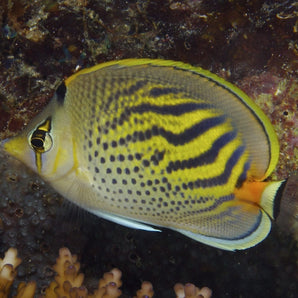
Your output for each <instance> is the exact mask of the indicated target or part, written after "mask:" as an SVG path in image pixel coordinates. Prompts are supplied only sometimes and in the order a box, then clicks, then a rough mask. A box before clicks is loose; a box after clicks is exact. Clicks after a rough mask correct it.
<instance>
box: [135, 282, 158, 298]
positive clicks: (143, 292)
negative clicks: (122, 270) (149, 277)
mask: <svg viewBox="0 0 298 298" xmlns="http://www.w3.org/2000/svg"><path fill="white" fill-rule="evenodd" d="M153 295H154V291H153V287H152V284H151V282H149V281H143V283H142V286H141V289H140V290H138V291H137V296H135V297H134V298H152V297H153Z"/></svg>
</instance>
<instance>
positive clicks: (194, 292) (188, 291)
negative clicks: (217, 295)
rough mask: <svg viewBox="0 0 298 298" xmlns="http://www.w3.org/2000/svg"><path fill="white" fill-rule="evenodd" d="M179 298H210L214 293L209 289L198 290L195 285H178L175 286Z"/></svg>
mask: <svg viewBox="0 0 298 298" xmlns="http://www.w3.org/2000/svg"><path fill="white" fill-rule="evenodd" d="M174 291H175V293H176V295H177V298H210V297H211V295H212V291H211V290H210V289H209V288H207V287H204V288H201V289H199V288H197V287H196V286H195V285H193V284H190V283H187V284H185V286H184V285H182V284H180V283H178V284H176V285H175V286H174Z"/></svg>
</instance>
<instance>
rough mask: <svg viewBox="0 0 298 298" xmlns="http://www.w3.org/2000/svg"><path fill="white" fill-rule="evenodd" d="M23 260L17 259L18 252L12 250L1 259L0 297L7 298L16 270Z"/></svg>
mask: <svg viewBox="0 0 298 298" xmlns="http://www.w3.org/2000/svg"><path fill="white" fill-rule="evenodd" d="M20 263H21V259H20V258H18V257H17V250H16V249H15V248H10V249H9V250H8V251H7V252H6V253H5V256H4V258H3V260H2V259H0V297H1V298H2V297H3V298H5V297H7V295H8V293H9V290H10V287H11V285H12V283H13V280H14V278H15V277H16V274H17V271H16V268H17V267H18V266H19V265H20Z"/></svg>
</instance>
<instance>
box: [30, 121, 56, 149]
mask: <svg viewBox="0 0 298 298" xmlns="http://www.w3.org/2000/svg"><path fill="white" fill-rule="evenodd" d="M50 129H51V119H50V118H48V119H47V120H46V121H45V122H44V123H42V124H40V125H39V126H38V127H37V128H36V129H35V130H34V131H32V133H31V134H30V135H29V144H30V146H31V148H32V149H33V150H34V151H35V152H36V153H44V152H47V151H49V150H50V149H51V148H52V145H53V139H52V137H51V136H50V134H49V132H50Z"/></svg>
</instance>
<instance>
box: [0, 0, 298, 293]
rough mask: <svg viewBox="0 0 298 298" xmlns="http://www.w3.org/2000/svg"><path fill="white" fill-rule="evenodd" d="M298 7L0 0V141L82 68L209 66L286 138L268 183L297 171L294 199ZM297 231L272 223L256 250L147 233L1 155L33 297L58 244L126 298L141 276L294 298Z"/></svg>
mask: <svg viewBox="0 0 298 298" xmlns="http://www.w3.org/2000/svg"><path fill="white" fill-rule="evenodd" d="M297 11H298V6H297V3H294V1H232V0H231V1H212V0H209V1H207V0H202V1H200V0H186V1H170V0H164V1H160V0H154V1H152V0H150V1H141V0H134V1H122V0H118V1H113V0H101V1H100V0H97V1H88V0H85V1H84V0H81V1H80V0H69V1H67V0H65V1H63V0H61V1H52V0H47V1H31V2H30V3H29V2H28V1H25V0H23V1H22V0H17V1H14V0H10V1H1V2H0V26H1V32H0V139H1V140H2V139H4V138H6V137H10V136H13V135H14V134H16V133H17V132H18V131H20V130H21V129H22V128H23V127H24V126H25V125H26V124H27V123H28V121H29V120H30V119H32V118H33V116H34V115H36V114H37V113H38V112H39V111H41V110H42V109H43V107H44V106H45V105H46V104H47V102H48V101H49V100H50V98H51V96H52V95H53V93H54V91H55V88H56V87H57V86H58V85H59V83H60V82H61V81H62V80H63V79H64V78H66V77H68V76H70V75H71V74H72V73H74V72H75V70H76V69H79V68H83V67H84V68H85V67H88V66H92V65H95V64H97V63H100V62H105V61H110V60H115V59H123V58H162V59H172V60H178V61H183V62H186V63H190V64H192V65H196V66H200V67H202V68H205V69H208V70H210V71H212V72H214V73H216V74H218V75H219V76H221V77H223V78H224V79H226V80H227V81H230V82H232V83H234V84H235V85H237V86H238V87H240V88H241V89H242V90H244V91H245V92H246V93H247V94H248V95H249V96H251V98H252V99H253V100H254V101H255V102H256V103H257V104H258V105H259V106H260V107H261V108H262V109H263V111H264V112H265V113H266V115H267V116H268V117H269V118H270V120H271V122H272V123H273V125H274V128H275V129H276V132H277V134H278V138H279V140H280V147H281V148H280V151H281V154H280V162H279V164H278V166H277V168H276V171H275V172H274V173H273V175H272V179H273V180H276V179H285V178H287V177H289V176H291V178H290V179H292V181H293V182H292V184H293V187H292V191H293V193H294V194H293V193H292V194H290V195H292V196H293V197H294V196H295V195H296V196H297V176H294V173H295V172H296V171H297V156H298V154H297V152H298V150H297V143H298V132H297V130H298V128H297V96H298V79H297V69H298V65H297V64H298V63H297V60H298V58H297V56H298V42H297V40H298V38H297V35H298V20H297V16H298V12H297ZM296 239H297V231H296V234H295V233H294V232H293V233H287V231H285V230H283V229H280V228H279V226H278V225H276V224H273V228H272V231H271V233H270V235H269V236H268V237H267V239H265V240H264V241H263V242H262V243H261V244H259V245H257V246H256V247H253V248H251V249H249V250H245V251H239V252H226V251H222V250H219V249H216V248H212V247H207V246H206V245H203V244H201V243H198V242H196V241H193V240H191V239H188V238H186V237H184V236H182V235H179V234H178V233H175V232H173V231H169V230H166V229H164V230H163V232H162V233H150V232H144V231H140V230H139V231H137V230H132V229H128V228H125V227H122V226H119V225H116V224H113V223H110V222H107V221H105V220H102V219H99V218H96V217H95V216H93V215H91V214H88V213H86V212H84V211H81V210H78V209H77V208H76V207H74V206H73V205H71V204H70V203H67V202H65V201H63V199H62V198H61V197H60V196H59V195H58V194H56V193H55V192H54V191H53V190H52V189H51V188H50V187H49V186H47V185H46V184H45V183H44V182H43V181H41V179H39V178H38V177H37V176H36V175H35V174H33V173H32V172H30V171H29V170H28V169H26V168H25V167H24V166H23V165H21V164H20V163H18V162H17V161H14V160H12V159H10V158H7V156H4V155H3V153H1V152H0V258H2V257H3V255H4V252H5V251H6V250H7V249H8V248H9V247H16V248H17V249H18V252H19V255H20V257H21V258H22V260H23V262H22V264H21V265H20V266H19V269H18V275H17V277H16V279H15V283H14V289H13V290H12V295H13V294H15V293H16V287H17V285H18V284H19V282H20V281H26V282H27V281H30V280H35V281H36V282H37V285H38V289H37V292H36V295H37V296H38V295H39V294H42V293H43V291H44V289H45V288H46V287H47V286H48V284H49V282H50V281H51V280H52V279H53V277H54V271H53V270H52V265H53V264H54V263H55V260H56V258H57V256H58V251H59V248H61V247H63V246H66V247H68V248H69V249H70V251H71V252H72V253H74V254H77V255H78V257H79V261H80V263H81V272H83V273H84V274H85V283H84V284H85V285H86V286H87V287H88V289H89V290H90V291H92V290H93V289H94V288H96V287H97V283H98V279H99V278H100V277H101V276H102V274H103V273H104V272H106V271H109V270H110V269H112V268H113V267H117V268H119V269H120V270H121V271H122V273H123V278H122V280H123V286H122V292H123V295H122V297H132V295H133V293H135V291H136V290H137V289H138V288H139V287H140V284H141V283H142V281H144V280H148V281H150V282H152V284H153V287H154V291H155V293H156V295H155V297H174V291H173V289H172V288H173V286H174V284H175V283H177V282H182V283H186V282H191V283H194V284H196V285H197V286H199V287H202V286H208V287H209V288H211V289H212V290H213V296H212V297H254V296H256V297H259V296H262V297H296V295H297V292H298V290H297V284H298V278H297V277H298V276H297V275H298V270H297V251H298V250H297V241H296Z"/></svg>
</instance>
